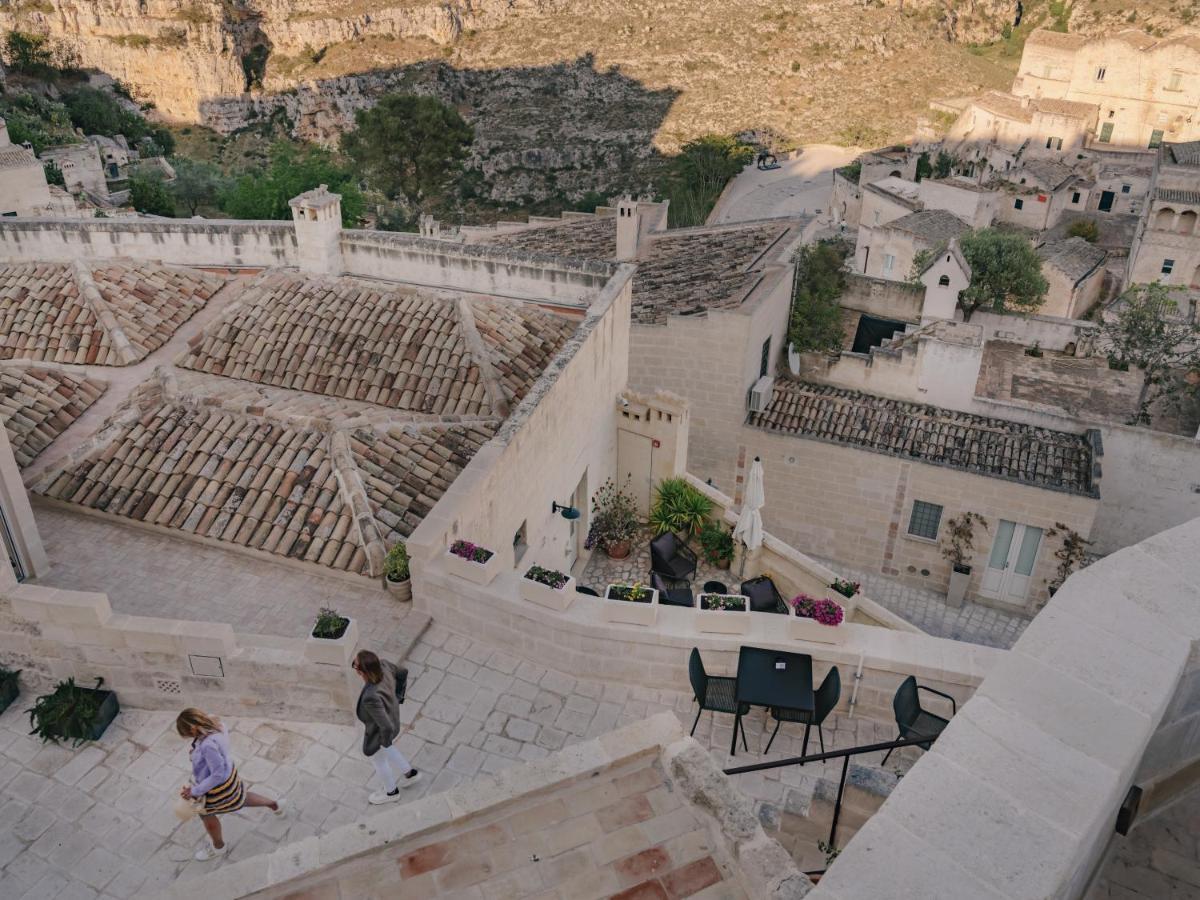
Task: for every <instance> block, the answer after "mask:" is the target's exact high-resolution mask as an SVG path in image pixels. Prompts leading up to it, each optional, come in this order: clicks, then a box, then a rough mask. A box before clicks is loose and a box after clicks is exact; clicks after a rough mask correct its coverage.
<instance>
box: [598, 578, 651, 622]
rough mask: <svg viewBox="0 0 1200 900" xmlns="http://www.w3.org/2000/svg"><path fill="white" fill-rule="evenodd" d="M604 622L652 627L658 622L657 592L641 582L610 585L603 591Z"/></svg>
mask: <svg viewBox="0 0 1200 900" xmlns="http://www.w3.org/2000/svg"><path fill="white" fill-rule="evenodd" d="M604 621H606V622H619V623H622V624H625V625H653V624H654V623H655V622H657V621H658V591H656V590H655V589H654V588H651V587H647V586H646V585H644V584H642V583H641V582H634V583H633V584H610V585H609V586H608V587H607V588H606V589H605V591H604Z"/></svg>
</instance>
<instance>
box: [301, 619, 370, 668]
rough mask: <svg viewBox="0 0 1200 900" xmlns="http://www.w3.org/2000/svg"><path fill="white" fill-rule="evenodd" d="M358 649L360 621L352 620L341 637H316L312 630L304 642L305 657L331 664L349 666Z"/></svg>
mask: <svg viewBox="0 0 1200 900" xmlns="http://www.w3.org/2000/svg"><path fill="white" fill-rule="evenodd" d="M357 649H358V622H357V621H356V620H354V619H351V620H350V624H349V625H347V626H346V633H345V634H343V635H342V636H341V637H340V638H333V639H331V638H315V637H313V636H312V634H311V632H310V633H309V635H308V638H307V640H305V642H304V658H305V659H307V660H309V661H310V662H315V663H323V664H325V665H330V666H348V665H350V660H351V659H353V658H354V652H355V651H356V650H357Z"/></svg>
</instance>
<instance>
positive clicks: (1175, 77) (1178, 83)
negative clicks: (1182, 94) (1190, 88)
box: [1167, 72, 1183, 91]
mask: <svg viewBox="0 0 1200 900" xmlns="http://www.w3.org/2000/svg"><path fill="white" fill-rule="evenodd" d="M1167 90H1168V91H1181V90H1183V73H1182V72H1172V73H1171V77H1170V78H1168V79H1167Z"/></svg>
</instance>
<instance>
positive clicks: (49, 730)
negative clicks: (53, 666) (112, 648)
mask: <svg viewBox="0 0 1200 900" xmlns="http://www.w3.org/2000/svg"><path fill="white" fill-rule="evenodd" d="M103 685H104V679H103V678H97V679H96V686H95V687H90V688H85V687H80V686H79V685H77V684H76V683H75V679H74V678H68V679H67V680H66V681H60V682H59V683H58V684H56V685H55V686H54V690H53V691H52V692H51V693H49V694H43V695H42V696H40V697H38V698H37V700H36V701H34V704H33V708H32V709H31V710H29V723H30V725H32V726H33V727H32V728H31V729H30V732H29V733H30V734H36V735H37V736H38V737H40V738H41V739H42V740H43V741H49V742H51V743H54V744H57V743H58V742H59V741H62V740H69V741H71V746H73V747H78V746H79V745H80V744H82V743H83V742H84V741H95V740H99V739H100V736H101V735H103V734H104V731H105V729H107V728H108V726H109V725H111V724H112V721H113V719H115V718H116V717H117V713H119V712H120V711H121V705H120V703H118V702H117V695H116V694H115V693H113V692H112V691H106V690H104V689H103Z"/></svg>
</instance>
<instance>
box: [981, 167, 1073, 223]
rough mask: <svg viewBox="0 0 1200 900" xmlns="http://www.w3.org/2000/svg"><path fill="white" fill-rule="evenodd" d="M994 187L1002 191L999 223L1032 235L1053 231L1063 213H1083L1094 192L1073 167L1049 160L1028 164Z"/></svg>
mask: <svg viewBox="0 0 1200 900" xmlns="http://www.w3.org/2000/svg"><path fill="white" fill-rule="evenodd" d="M992 183H993V184H994V185H996V186H997V188H998V190H999V191H1000V195H999V200H998V202H997V212H996V220H997V221H1000V222H1005V223H1007V224H1010V225H1017V226H1020V227H1022V228H1029V229H1032V230H1033V231H1046V230H1047V229H1050V228H1053V227H1054V226H1055V225H1057V224H1058V223H1059V222H1060V221H1061V220H1062V217H1063V214H1064V213H1068V212H1079V213H1082V212H1083V211H1084V210H1086V209H1087V208H1088V206H1089V201H1090V199H1091V197H1092V194H1093V192H1094V185H1093V184H1091V183H1089V182H1088V181H1087V180H1086V179H1084V178H1083V177H1081V176H1080V175H1079V174H1078V173H1076V171H1075V170H1074V169H1073V168H1072V167H1071V166H1067V165H1065V164H1063V163H1060V162H1056V161H1054V160H1048V159H1030V160H1026V161H1024V162H1023V163H1022V164H1021V165H1020V166H1019V167H1017V168H1015V169H1012V170H1010V171H1008V172H1005V173H1003V174H997V176H996V178H995V179H993V181H992Z"/></svg>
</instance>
